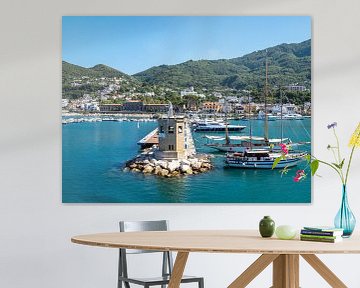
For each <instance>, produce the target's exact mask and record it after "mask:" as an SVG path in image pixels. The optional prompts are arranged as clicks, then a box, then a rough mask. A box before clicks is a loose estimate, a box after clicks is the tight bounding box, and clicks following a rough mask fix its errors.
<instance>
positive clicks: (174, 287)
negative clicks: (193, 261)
mask: <svg viewBox="0 0 360 288" xmlns="http://www.w3.org/2000/svg"><path fill="white" fill-rule="evenodd" d="M188 256H189V252H178V253H177V255H176V260H175V264H174V268H173V271H172V273H171V277H170V282H169V286H168V288H179V287H180V283H181V278H182V277H183V274H184V270H185V265H186V261H187V259H188Z"/></svg>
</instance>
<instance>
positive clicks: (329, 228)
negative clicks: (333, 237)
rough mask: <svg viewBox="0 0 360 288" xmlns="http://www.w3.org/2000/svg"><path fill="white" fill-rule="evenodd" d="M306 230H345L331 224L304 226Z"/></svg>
mask: <svg viewBox="0 0 360 288" xmlns="http://www.w3.org/2000/svg"><path fill="white" fill-rule="evenodd" d="M304 229H305V230H312V231H322V232H343V231H344V229H343V228H335V227H331V226H313V227H311V226H306V227H304Z"/></svg>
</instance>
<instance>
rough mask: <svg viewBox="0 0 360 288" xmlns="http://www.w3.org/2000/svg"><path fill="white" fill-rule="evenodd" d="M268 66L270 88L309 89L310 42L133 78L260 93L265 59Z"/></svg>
mask: <svg viewBox="0 0 360 288" xmlns="http://www.w3.org/2000/svg"><path fill="white" fill-rule="evenodd" d="M266 55H267V58H268V63H269V73H268V75H269V77H268V79H269V84H270V85H288V84H291V83H300V84H303V85H305V86H307V88H310V83H311V40H307V41H304V42H301V43H295V44H281V45H277V46H274V47H271V48H268V49H267V52H266V50H260V51H256V52H253V53H250V54H247V55H244V56H242V57H238V58H233V59H229V60H225V59H220V60H199V61H192V60H190V61H187V62H184V63H181V64H177V65H161V66H157V67H152V68H150V69H147V70H145V71H143V72H140V73H137V74H135V75H133V76H134V77H136V78H137V79H139V80H140V81H143V82H146V83H149V84H156V85H171V86H174V87H178V88H185V87H188V86H194V87H203V88H219V87H220V88H221V87H222V88H234V89H238V90H239V89H247V90H252V89H259V88H260V87H263V86H264V82H265V59H266Z"/></svg>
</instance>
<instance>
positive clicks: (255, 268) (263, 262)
mask: <svg viewBox="0 0 360 288" xmlns="http://www.w3.org/2000/svg"><path fill="white" fill-rule="evenodd" d="M278 256H279V255H278V254H263V255H261V256H260V257H259V258H258V259H257V260H256V261H255V262H254V263H252V264H251V265H250V266H249V267H248V268H247V269H246V270H245V271H244V272H243V273H242V274H241V275H240V276H239V277H238V278H236V279H235V281H234V282H232V283H231V284H230V285H229V286H228V288H244V287H246V286H247V285H249V283H250V282H251V281H252V280H254V278H255V277H256V276H258V275H259V274H260V273H261V272H262V271H263V270H264V269H265V268H266V267H267V266H269V265H270V263H271V262H273V261H274V260H275V259H276V258H277V257H278Z"/></svg>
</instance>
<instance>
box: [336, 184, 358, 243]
mask: <svg viewBox="0 0 360 288" xmlns="http://www.w3.org/2000/svg"><path fill="white" fill-rule="evenodd" d="M334 224H335V227H336V228H342V229H344V234H343V237H345V238H347V237H350V236H351V234H352V233H353V231H354V228H355V224H356V219H355V216H354V214H353V213H352V211H351V209H350V207H349V203H348V197H347V190H346V185H343V187H342V199H341V206H340V209H339V211H338V213H337V214H336V217H335V220H334Z"/></svg>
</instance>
